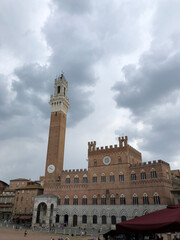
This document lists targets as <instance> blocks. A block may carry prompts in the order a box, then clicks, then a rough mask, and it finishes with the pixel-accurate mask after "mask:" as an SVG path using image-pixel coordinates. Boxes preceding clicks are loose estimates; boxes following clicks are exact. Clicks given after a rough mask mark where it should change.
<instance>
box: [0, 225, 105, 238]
mask: <svg viewBox="0 0 180 240" xmlns="http://www.w3.org/2000/svg"><path fill="white" fill-rule="evenodd" d="M27 232H28V234H27V236H26V237H24V230H15V229H7V228H0V240H50V239H51V237H52V238H54V240H58V238H59V237H64V236H63V235H61V234H52V233H42V232H32V231H31V230H28V231H27ZM68 237H69V236H68ZM64 239H65V237H64ZM69 239H70V240H87V239H93V237H91V236H83V237H81V236H76V237H69ZM101 239H102V237H101Z"/></svg>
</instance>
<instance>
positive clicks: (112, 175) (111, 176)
mask: <svg viewBox="0 0 180 240" xmlns="http://www.w3.org/2000/svg"><path fill="white" fill-rule="evenodd" d="M109 181H110V182H115V177H114V174H113V173H111V174H110V176H109Z"/></svg>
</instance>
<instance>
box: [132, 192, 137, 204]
mask: <svg viewBox="0 0 180 240" xmlns="http://www.w3.org/2000/svg"><path fill="white" fill-rule="evenodd" d="M133 205H138V196H137V194H136V193H134V194H133Z"/></svg>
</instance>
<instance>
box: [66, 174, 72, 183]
mask: <svg viewBox="0 0 180 240" xmlns="http://www.w3.org/2000/svg"><path fill="white" fill-rule="evenodd" d="M70 182H71V181H70V176H69V175H68V176H66V184H69V183H70Z"/></svg>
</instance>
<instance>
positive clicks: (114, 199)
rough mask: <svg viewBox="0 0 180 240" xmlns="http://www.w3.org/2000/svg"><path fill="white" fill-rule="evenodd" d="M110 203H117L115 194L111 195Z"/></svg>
mask: <svg viewBox="0 0 180 240" xmlns="http://www.w3.org/2000/svg"><path fill="white" fill-rule="evenodd" d="M110 205H116V198H115V196H114V195H113V194H112V195H111V197H110Z"/></svg>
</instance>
